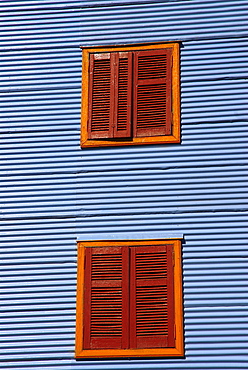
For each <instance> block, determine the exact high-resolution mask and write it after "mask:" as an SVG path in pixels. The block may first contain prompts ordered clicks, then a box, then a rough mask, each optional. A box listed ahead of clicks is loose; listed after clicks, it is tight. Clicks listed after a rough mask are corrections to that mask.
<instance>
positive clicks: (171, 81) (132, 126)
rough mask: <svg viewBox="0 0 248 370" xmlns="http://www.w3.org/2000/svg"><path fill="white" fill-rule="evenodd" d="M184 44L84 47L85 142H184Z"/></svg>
mask: <svg viewBox="0 0 248 370" xmlns="http://www.w3.org/2000/svg"><path fill="white" fill-rule="evenodd" d="M179 107H180V98H179V44H178V43H170V44H152V45H137V46H130V47H108V48H101V47H98V48H83V94H82V130H81V145H82V147H89V146H109V145H137V144H154V143H178V142H180V109H179Z"/></svg>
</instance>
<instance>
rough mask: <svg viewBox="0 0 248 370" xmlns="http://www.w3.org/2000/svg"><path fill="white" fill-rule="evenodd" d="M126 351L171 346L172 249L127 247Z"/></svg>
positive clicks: (172, 308)
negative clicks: (127, 334) (128, 331)
mask: <svg viewBox="0 0 248 370" xmlns="http://www.w3.org/2000/svg"><path fill="white" fill-rule="evenodd" d="M130 263H131V277H130V348H166V347H173V346H174V344H175V340H174V288H173V258H172V246H169V245H168V246H166V245H161V246H160V245H158V246H151V247H134V248H131V262H130Z"/></svg>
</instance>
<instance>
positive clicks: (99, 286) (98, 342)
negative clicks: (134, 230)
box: [83, 247, 129, 349]
mask: <svg viewBox="0 0 248 370" xmlns="http://www.w3.org/2000/svg"><path fill="white" fill-rule="evenodd" d="M128 280H129V278H128V248H127V247H110V248H108V247H94V248H86V254H85V289H84V324H83V326H84V333H83V337H84V340H83V347H84V349H118V348H127V347H128V345H129V343H128V340H129V338H128V317H129V299H128V289H129V287H128V284H129V281H128Z"/></svg>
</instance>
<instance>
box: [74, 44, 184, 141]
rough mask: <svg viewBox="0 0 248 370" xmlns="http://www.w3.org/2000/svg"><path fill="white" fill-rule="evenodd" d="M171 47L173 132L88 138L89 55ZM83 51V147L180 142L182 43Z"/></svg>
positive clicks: (100, 48)
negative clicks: (163, 134)
mask: <svg viewBox="0 0 248 370" xmlns="http://www.w3.org/2000/svg"><path fill="white" fill-rule="evenodd" d="M168 48H169V49H171V51H172V75H171V79H172V81H171V82H172V134H170V135H166V136H149V137H148V136H147V137H132V138H131V139H130V140H125V139H123V140H114V139H112V140H109V139H98V140H94V139H92V140H90V139H89V138H88V115H89V111H88V109H89V107H88V101H89V56H90V53H109V52H118V51H120V52H121V51H123V52H124V51H140V50H149V49H150V50H152V49H168ZM82 51H83V72H82V111H81V112H82V113H81V139H80V143H81V147H82V148H87V147H100V146H124V145H142V144H163V143H167V144H170V143H180V44H179V43H178V42H176V43H156V44H146V45H136V46H133V45H132V46H123V47H120V46H116V47H115V46H112V47H104V48H103V47H92V48H84V47H82Z"/></svg>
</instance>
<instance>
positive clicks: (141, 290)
mask: <svg viewBox="0 0 248 370" xmlns="http://www.w3.org/2000/svg"><path fill="white" fill-rule="evenodd" d="M180 250H181V243H180V241H179V240H173V241H171V240H170V241H165V240H159V241H158V240H153V241H151V240H150V241H108V242H106V241H98V242H96V241H95V242H79V243H78V294H77V332H76V357H77V358H90V357H92V358H94V357H99V358H100V357H136V356H139V357H157V356H165V357H166V356H182V355H183V330H182V286H181V258H180Z"/></svg>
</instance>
